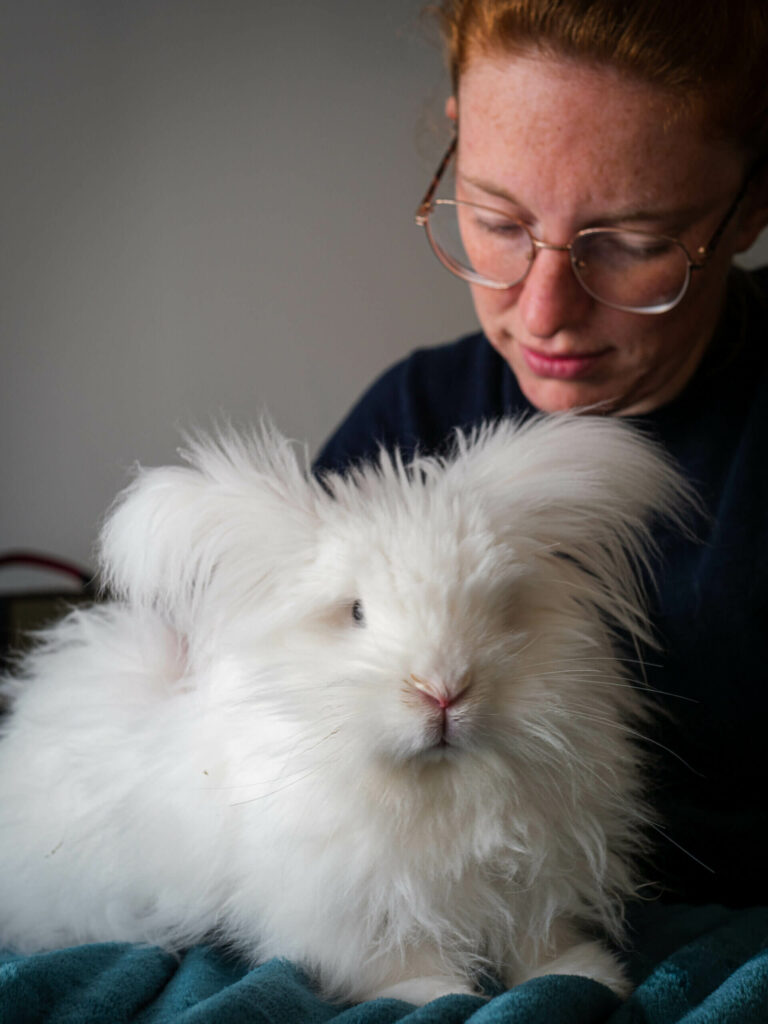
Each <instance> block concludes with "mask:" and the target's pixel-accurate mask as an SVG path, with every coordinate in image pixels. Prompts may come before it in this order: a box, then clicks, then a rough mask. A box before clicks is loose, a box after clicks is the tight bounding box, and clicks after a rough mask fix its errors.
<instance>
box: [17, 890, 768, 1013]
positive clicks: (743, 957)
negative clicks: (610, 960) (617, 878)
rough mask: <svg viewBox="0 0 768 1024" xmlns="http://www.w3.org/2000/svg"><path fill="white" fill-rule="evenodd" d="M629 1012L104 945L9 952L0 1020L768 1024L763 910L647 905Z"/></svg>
mask: <svg viewBox="0 0 768 1024" xmlns="http://www.w3.org/2000/svg"><path fill="white" fill-rule="evenodd" d="M631 935H632V949H631V950H630V951H629V952H628V958H629V964H630V968H631V971H632V973H633V976H634V978H635V981H636V982H637V988H636V989H635V991H634V993H633V994H632V996H630V998H629V999H628V1000H627V1002H626V1003H623V1004H621V1003H619V1001H618V999H617V998H616V997H615V996H614V995H613V994H612V993H611V992H609V991H608V989H606V988H604V987H603V986H602V985H599V984H597V983H596V982H593V981H591V980H589V979H587V978H576V977H568V976H560V977H555V976H550V977H544V978H536V979H534V980H533V981H529V982H526V983H525V984H524V985H520V986H518V987H517V988H514V989H511V990H509V991H508V992H503V993H501V994H500V995H497V996H496V997H494V998H492V999H489V1000H483V999H481V998H479V997H473V996H458V995H457V996H444V997H443V998H441V999H438V1000H435V1001H434V1002H433V1003H430V1004H428V1005H427V1006H422V1007H418V1008H415V1007H413V1006H410V1005H408V1004H407V1003H403V1002H400V1001H398V1000H394V999H379V1000H374V1001H371V1002H368V1003H361V1004H359V1005H357V1006H339V1005H335V1004H332V1003H328V1002H326V1001H324V1000H322V999H321V998H320V997H319V996H318V995H317V993H316V992H315V991H314V989H313V987H312V984H311V981H310V979H308V978H307V977H306V976H305V975H304V974H303V972H301V971H300V970H298V969H297V968H296V967H295V966H294V965H292V964H289V963H287V962H285V961H280V960H271V961H269V962H268V963H265V964H262V965H260V966H258V967H256V968H253V969H249V968H248V967H247V965H245V964H243V963H241V962H239V961H237V960H235V959H233V958H231V957H229V956H227V954H226V953H224V952H222V951H221V950H219V949H216V948H214V947H209V946H199V947H196V948H194V949H191V950H189V951H188V952H187V953H185V954H184V955H183V956H180V957H175V956H172V955H171V954H169V953H166V952H163V951H162V950H158V949H155V948H152V947H140V946H131V945H122V944H117V943H99V944H93V945H89V946H82V947H77V948H73V949H63V950H55V951H53V952H49V953H38V954H34V955H32V956H19V955H16V954H14V953H2V954H0V1021H2V1022H3V1024H38V1022H42V1021H45V1022H46V1024H124V1022H125V1024H214V1022H225V1024H294V1022H295V1024H326V1022H328V1024H330V1022H333V1024H394V1022H405V1024H469V1022H471V1024H767V1022H768V907H754V908H749V909H745V910H728V909H726V908H724V907H718V906H708V907H688V906H663V905H657V904H648V905H644V906H640V907H637V908H634V909H633V911H632V914H631Z"/></svg>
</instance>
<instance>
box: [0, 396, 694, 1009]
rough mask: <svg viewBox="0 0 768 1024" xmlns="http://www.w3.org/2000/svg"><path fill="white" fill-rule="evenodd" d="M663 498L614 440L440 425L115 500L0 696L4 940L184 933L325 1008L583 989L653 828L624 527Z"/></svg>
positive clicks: (673, 502)
mask: <svg viewBox="0 0 768 1024" xmlns="http://www.w3.org/2000/svg"><path fill="white" fill-rule="evenodd" d="M688 500H689V497H688V496H686V494H685V488H684V486H683V485H682V484H681V483H680V480H679V478H678V476H677V475H676V473H675V471H674V470H673V469H672V468H671V467H670V466H669V465H668V464H667V463H666V462H665V461H664V460H663V458H662V457H661V456H660V455H659V453H658V452H657V451H656V450H655V448H654V447H653V446H652V445H651V444H650V443H649V442H648V441H646V440H644V439H642V438H641V437H639V436H638V435H637V434H636V433H635V432H634V431H633V430H632V429H631V428H629V427H628V426H626V425H625V424H622V423H619V422H616V421H611V420H604V419H601V418H597V417H574V416H571V415H563V416H554V417H548V418H542V419H539V420H536V421H534V422H532V423H529V424H527V425H525V426H520V425H516V424H514V423H510V422H502V423H500V424H498V425H496V426H494V427H487V428H484V429H482V430H480V431H478V432H476V433H475V434H473V435H471V436H463V435H461V434H458V435H457V436H456V440H455V444H454V446H453V449H452V451H451V452H450V454H449V455H448V456H446V457H445V458H444V459H427V458H418V459H416V460H415V461H414V463H413V464H412V465H410V466H404V465H403V464H402V462H401V460H400V459H399V458H398V457H397V456H394V457H390V456H387V455H384V454H382V455H381V457H380V459H379V460H378V462H377V463H376V464H375V465H371V466H365V467H358V468H357V469H355V470H353V471H351V472H350V473H348V474H347V475H346V476H343V477H342V476H339V475H328V476H326V477H324V478H323V479H322V480H321V481H318V480H316V479H314V478H313V477H312V475H311V474H309V473H308V472H307V469H306V466H305V464H304V460H303V459H302V458H300V457H298V456H297V455H296V454H295V451H294V448H293V446H292V445H290V444H289V443H288V442H287V441H286V440H285V439H283V438H281V437H280V436H279V435H278V434H277V433H276V432H275V431H274V430H273V429H271V428H270V427H269V426H263V427H262V428H260V429H259V430H257V431H255V432H253V434H252V435H250V436H248V437H245V436H237V435H236V434H233V433H231V434H230V435H228V436H219V437H218V438H216V439H214V440H211V441H206V440H204V439H203V440H201V439H199V438H198V439H197V440H194V441H192V442H191V443H190V451H189V452H188V453H187V465H185V466H183V467H175V468H168V469H156V470H149V471H144V472H142V473H140V474H139V476H138V478H137V480H136V481H135V482H134V484H133V485H132V486H131V487H130V488H129V489H128V490H127V491H126V492H125V494H124V495H122V496H121V498H120V499H119V500H118V502H117V503H116V506H115V508H114V509H113V510H112V512H111V513H110V515H109V517H108V519H107V522H106V525H105V528H104V531H103V536H102V570H103V573H104V576H105V579H106V580H107V581H108V584H109V587H110V588H111V591H112V593H113V594H114V595H117V596H116V597H115V598H114V599H113V600H112V601H111V602H109V603H105V604H102V605H100V606H97V607H94V608H93V609H92V610H88V611H76V612H73V613H72V614H71V615H70V616H69V617H68V618H67V619H66V620H65V621H64V622H63V623H62V624H60V625H59V626H58V627H55V628H54V629H53V630H52V631H50V632H49V634H48V635H47V636H46V637H45V638H44V639H43V641H42V642H41V644H40V645H39V646H38V648H37V649H36V650H35V652H34V653H33V654H32V655H31V656H30V657H28V659H27V660H26V661H25V662H23V663H22V665H21V666H20V668H19V671H18V672H17V674H16V676H15V677H14V678H11V679H8V680H6V682H5V684H4V693H5V696H6V698H10V699H11V701H12V711H11V713H10V714H9V715H8V716H7V719H6V721H5V723H4V726H3V734H4V735H3V737H2V740H0V944H2V945H4V946H11V947H15V948H17V949H19V950H21V951H31V950H40V949H48V948H52V947H56V946H62V945H71V944H75V943H80V942H85V941H98V940H127V941H136V942H148V943H157V944H161V945H162V946H165V947H167V948H172V949H180V948H182V947H184V946H187V945H189V944H191V943H195V942H199V941H201V940H203V939H214V940H218V941H221V942H223V943H225V944H228V945H229V946H231V948H233V949H234V950H235V951H237V952H238V953H240V954H241V955H244V956H245V957H247V958H248V959H249V960H251V961H253V962H256V961H259V960H263V959H264V958H266V957H272V956H280V957H287V958H290V959H293V960H295V961H297V962H299V963H301V964H302V965H304V966H305V967H306V968H307V969H309V970H310V971H312V972H313V973H314V975H315V976H316V978H317V980H318V982H319V984H320V985H321V987H322V990H323V992H324V993H325V994H326V995H328V996H329V997H333V998H341V999H351V1000H362V999H367V998H371V997H374V996H377V995H392V996H398V997H400V998H403V999H406V1000H409V1001H411V1002H416V1003H422V1002H426V1001H427V1000H429V999H432V998H434V997H436V996H438V995H443V994H445V993H450V992H476V991H478V987H479V984H480V982H481V979H482V977H483V976H484V975H486V974H488V975H495V976H496V977H497V978H500V980H501V981H502V982H503V983H505V984H507V985H513V984H516V983H519V982H521V981H523V980H525V979H527V978H531V977H534V976H537V975H541V974H545V973H548V972H559V973H568V974H582V975H587V976H589V977H592V978H595V979H596V980H598V981H601V982H604V983H605V984H607V985H609V986H610V987H611V988H612V989H613V990H614V991H616V992H617V993H619V994H620V995H624V994H626V992H627V991H628V988H629V986H628V983H627V979H626V976H625V974H624V972H623V969H622V967H621V966H620V964H619V962H618V961H617V960H616V958H615V957H614V956H613V954H612V953H610V952H609V950H608V948H607V946H606V945H604V944H603V942H602V941H599V940H598V939H597V938H595V937H594V936H595V934H596V933H597V932H602V933H604V934H605V935H606V936H607V937H608V938H609V939H612V940H614V941H617V940H619V939H620V937H621V919H622V903H623V901H624V899H625V898H626V897H627V896H629V895H630V894H631V893H632V892H633V891H634V889H635V887H636V879H635V877H634V874H633V870H632V866H631V865H632V859H633V857H634V856H635V855H636V853H637V852H638V850H639V848H640V846H641V839H640V836H641V833H642V827H643V825H644V824H645V822H646V820H647V816H648V811H647V809H646V808H645V806H644V804H643V802H642V798H641V793H640V788H641V787H640V771H639V756H638V752H637V750H636V747H635V744H634V738H635V737H636V736H637V735H638V731H639V728H640V727H641V726H642V722H643V720H644V716H645V714H646V712H645V705H644V701H643V698H642V697H641V696H640V694H639V692H638V689H637V688H636V687H635V686H634V685H632V683H631V681H630V679H629V677H628V673H627V671H626V670H625V668H624V660H623V659H621V658H619V657H618V655H617V653H616V644H615V636H616V635H618V634H621V635H622V637H623V639H624V642H626V644H627V651H628V652H629V653H628V655H627V660H629V659H630V658H634V657H635V655H634V653H633V646H634V647H636V646H638V645H639V642H647V641H648V640H649V639H650V638H649V636H648V630H647V626H646V620H645V617H644V612H643V601H642V593H641V586H640V583H639V577H640V576H641V575H645V570H646V568H647V565H646V562H647V556H648V552H649V546H650V545H649V533H648V523H649V520H650V519H651V517H652V516H654V515H657V514H662V515H665V516H667V517H669V516H672V517H673V518H675V517H677V518H678V519H679V515H680V511H679V510H680V509H681V508H684V507H686V506H685V503H686V502H687V501H688Z"/></svg>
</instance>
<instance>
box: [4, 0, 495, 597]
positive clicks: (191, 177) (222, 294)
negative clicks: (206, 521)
mask: <svg viewBox="0 0 768 1024" xmlns="http://www.w3.org/2000/svg"><path fill="white" fill-rule="evenodd" d="M423 7H424V3H423V0H386V2H382V0H355V2H354V3H350V2H349V0H322V2H321V3H311V2H309V0H280V2H278V3H267V2H265V0H111V2H109V3H105V2H104V0H0V12H1V13H0V79H1V80H2V87H1V88H0V124H2V134H3V145H2V149H3V157H2V162H1V164H0V181H1V183H2V191H1V194H2V222H1V228H0V230H1V235H0V253H1V255H0V261H1V263H0V267H1V272H0V324H1V332H2V333H1V334H0V346H1V356H0V359H1V370H0V380H1V381H2V384H1V385H0V386H1V388H2V393H1V394H0V437H1V438H2V445H1V446H0V459H2V475H1V476H0V479H1V480H2V497H1V498H0V551H2V550H7V549H9V548H19V547H24V548H30V547H31V548H34V549H42V550H44V551H49V552H53V553H56V554H58V555H60V556H63V557H66V558H71V559H75V560H78V561H80V562H85V563H86V564H90V562H91V560H92V546H93V542H94V539H95V537H96V533H97V530H98V527H99V523H100V520H101V517H102V515H103V513H104V511H105V509H106V508H107V506H108V505H109V503H110V502H111V500H112V498H113V497H114V495H115V493H116V492H117V490H118V489H119V488H120V487H122V486H123V485H124V484H125V483H126V482H127V480H128V478H129V475H130V472H131V469H132V466H133V465H134V464H135V462H137V461H138V462H141V463H143V464H145V465H153V464H158V463H164V462H168V461H175V460H176V449H177V447H178V445H179V441H180V434H181V431H182V430H184V429H185V428H187V427H190V426H192V425H208V424H210V423H211V422H212V421H213V420H214V419H215V418H217V417H223V416H229V417H232V418H233V419H234V420H235V421H237V422H242V421H251V420H253V419H255V418H256V417H258V416H259V414H260V413H262V412H263V411H264V410H268V411H269V413H270V414H271V415H272V417H273V418H274V420H275V421H276V423H277V425H278V426H279V427H280V429H281V430H282V431H283V432H285V433H287V434H289V435H291V436H293V437H295V438H298V439H300V440H302V441H305V442H307V443H308V445H309V447H310V449H311V450H315V449H316V448H317V447H318V446H319V445H320V444H321V443H322V441H323V440H324V439H325V437H326V436H327V435H328V434H329V433H330V432H331V431H332V430H333V429H334V427H335V425H336V424H337V423H338V421H339V420H340V419H341V418H342V417H343V415H344V414H345V413H346V411H347V410H348V408H349V407H350V405H351V404H352V403H353V402H354V401H355V399H356V398H357V397H358V396H359V394H360V392H361V391H362V390H363V389H364V388H365V387H366V386H367V385H368V384H369V383H370V382H371V381H372V379H373V378H374V377H375V376H376V375H377V374H378V373H379V372H381V371H382V370H383V369H384V368H386V367H387V366H388V365H390V364H391V363H392V362H393V361H394V360H396V359H397V358H399V357H400V356H401V355H403V354H405V353H407V352H408V351H410V350H411V349H413V348H414V347H416V346H420V345H429V344H433V343H436V342H440V341H446V340H450V339H452V338H453V337H455V336H457V335H459V334H460V333H462V332H464V331H466V330H470V329H473V328H474V324H475V320H474V316H473V313H472V311H471V308H470V304H469V299H468V295H467V291H466V289H465V288H464V287H463V286H462V285H461V283H459V282H458V281H454V280H452V279H451V278H450V276H449V275H448V274H446V272H445V271H444V270H443V269H442V268H441V267H440V266H439V264H438V263H437V261H436V260H435V259H434V257H433V256H432V255H431V253H430V251H429V247H428V244H427V242H426V240H425V238H424V233H423V231H422V230H421V229H420V228H417V227H416V226H415V225H414V222H413V214H414V211H415V208H416V206H417V204H418V201H419V200H420V198H421V195H422V193H423V191H424V189H425V188H426V185H427V183H428V181H429V178H430V176H431V174H432V172H433V170H434V166H435V164H436V163H437V161H438V159H439V156H440V154H441V151H442V149H443V148H444V146H445V145H446V143H447V140H448V138H449V133H448V131H447V126H446V124H445V122H444V118H443V113H442V108H443V103H444V100H445V96H446V95H447V77H446V75H445V73H444V68H443V59H442V54H441V52H440V47H439V44H438V38H437V32H436V30H435V29H434V27H432V26H431V24H430V22H429V21H428V20H425V19H424V17H423V16H422V9H423ZM17 578H18V577H17V576H16V575H15V573H12V572H10V571H7V570H6V571H5V572H3V573H1V574H0V587H3V586H9V585H11V586H12V585H15V584H16V582H17ZM34 579H35V580H37V579H41V577H40V576H39V574H35V576H34Z"/></svg>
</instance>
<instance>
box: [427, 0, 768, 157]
mask: <svg viewBox="0 0 768 1024" xmlns="http://www.w3.org/2000/svg"><path fill="white" fill-rule="evenodd" d="M434 9H436V11H437V14H438V18H439V20H440V23H441V26H442V30H443V35H444V39H445V42H446V48H447V54H448V60H449V64H450V71H451V78H452V82H453V88H454V91H455V90H456V89H457V87H458V83H459V79H460V77H461V74H462V72H463V71H464V69H465V68H466V66H467V63H468V61H469V60H470V59H471V57H472V56H473V55H476V54H477V53H489V52H498V51H502V52H511V53H514V52H520V51H522V50H529V49H531V48H536V49H539V50H541V51H542V52H544V53H546V54H550V55H554V56H561V57H566V58H572V59H576V60H581V61H586V62H589V63H595V64H604V65H609V66H611V67H613V68H615V69H617V70H619V71H621V72H624V73H627V74H629V75H632V76H634V77H636V78H638V79H640V80H642V81H645V82H648V83H650V84H652V85H655V86H658V87H659V88H661V89H664V90H666V91H668V92H669V93H670V94H672V95H673V96H674V97H675V98H676V99H678V100H680V101H684V102H688V103H690V102H693V103H695V104H696V106H697V107H698V108H699V109H701V110H702V111H703V113H704V117H705V123H706V124H707V125H708V126H709V127H710V129H711V130H712V131H713V132H714V133H715V134H716V135H717V136H718V137H719V138H722V139H725V140H727V141H729V142H731V143H735V144H736V145H738V146H739V147H740V148H743V149H745V150H747V151H749V152H751V153H753V154H755V155H761V156H762V155H765V154H766V151H768V145H767V143H768V72H767V71H766V68H767V67H768V4H767V3H766V2H765V0H738V2H733V3H728V2H726V0H441V2H439V3H438V4H437V5H436V8H434Z"/></svg>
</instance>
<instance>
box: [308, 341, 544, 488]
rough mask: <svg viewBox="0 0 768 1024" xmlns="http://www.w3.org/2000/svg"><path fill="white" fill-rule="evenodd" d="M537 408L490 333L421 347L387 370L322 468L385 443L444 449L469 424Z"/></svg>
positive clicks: (330, 446) (331, 443)
mask: <svg viewBox="0 0 768 1024" xmlns="http://www.w3.org/2000/svg"><path fill="white" fill-rule="evenodd" d="M529 409H530V406H529V405H528V403H527V401H526V400H525V398H524V397H523V395H522V394H521V392H520V390H519V388H518V386H517V382H516V381H515V378H514V376H513V374H512V372H511V370H510V369H509V367H508V366H507V364H506V363H505V362H504V360H503V359H502V358H501V356H499V355H498V353H497V352H496V351H495V350H494V349H493V348H492V346H491V344H490V342H489V341H488V340H487V338H486V337H485V336H484V335H483V334H482V333H477V334H470V335H466V336H464V337H462V338H459V339H458V340H457V341H454V342H451V343H449V344H446V345H438V346H435V347H432V348H420V349H416V350H415V351H414V352H412V353H411V354H410V355H409V356H407V357H406V358H405V359H403V360H401V361H400V362H398V363H396V364H395V365H394V366H392V367H390V368H389V369H388V370H386V371H385V372H384V373H383V374H382V375H381V376H380V377H379V378H378V379H377V380H376V381H374V383H373V384H372V385H371V387H370V388H369V389H368V390H367V391H366V392H365V393H364V394H363V396H362V397H361V398H360V400H359V401H358V402H357V403H356V404H355V405H354V406H353V408H352V410H351V412H350V413H349V414H348V415H347V417H346V418H345V419H344V420H343V421H342V423H341V424H340V426H339V427H338V428H337V430H336V431H335V432H334V433H333V434H332V436H331V437H330V438H329V440H328V441H327V442H326V443H325V445H324V446H323V448H322V449H321V451H320V453H319V455H318V457H317V460H316V468H317V469H323V470H343V469H344V468H345V467H347V466H348V465H350V464H351V463H353V462H356V461H358V460H360V459H366V458H371V457H372V456H375V454H376V453H377V451H378V450H379V448H380V447H384V448H386V449H388V450H391V449H394V448H399V449H400V450H401V451H402V452H403V453H404V454H405V455H406V456H408V455H410V454H412V453H413V451H414V450H415V449H416V448H419V450H421V451H425V452H435V451H438V450H439V449H440V448H441V446H442V445H443V444H445V442H446V439H447V438H448V436H449V435H450V434H451V433H452V432H453V430H454V429H455V428H457V427H459V428H468V427H471V426H474V425H476V424H478V423H480V422H483V421H485V420H489V419H497V418H498V417H500V416H503V415H515V414H521V413H523V412H528V411H529Z"/></svg>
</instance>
